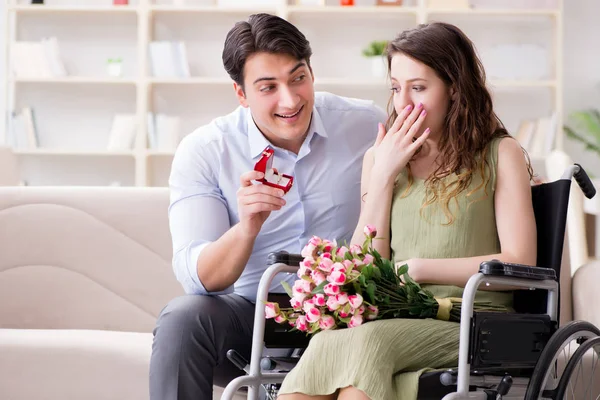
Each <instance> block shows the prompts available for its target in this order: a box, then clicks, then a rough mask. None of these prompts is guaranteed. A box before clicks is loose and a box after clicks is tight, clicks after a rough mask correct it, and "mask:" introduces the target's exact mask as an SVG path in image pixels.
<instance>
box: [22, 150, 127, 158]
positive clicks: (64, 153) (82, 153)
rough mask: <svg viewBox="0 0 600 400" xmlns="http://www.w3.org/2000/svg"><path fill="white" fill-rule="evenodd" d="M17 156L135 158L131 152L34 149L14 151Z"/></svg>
mask: <svg viewBox="0 0 600 400" xmlns="http://www.w3.org/2000/svg"><path fill="white" fill-rule="evenodd" d="M15 154H17V155H34V156H68V157H135V153H134V152H133V151H108V150H107V151H90V150H63V149H44V148H36V149H30V150H15Z"/></svg>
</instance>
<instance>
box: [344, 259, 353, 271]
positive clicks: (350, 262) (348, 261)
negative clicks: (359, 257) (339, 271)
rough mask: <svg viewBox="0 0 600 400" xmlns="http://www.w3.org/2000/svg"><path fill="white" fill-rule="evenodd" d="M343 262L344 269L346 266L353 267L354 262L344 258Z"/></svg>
mask: <svg viewBox="0 0 600 400" xmlns="http://www.w3.org/2000/svg"><path fill="white" fill-rule="evenodd" d="M343 264H344V267H345V268H346V271H347V270H348V268H354V263H353V262H352V261H350V260H344V262H343Z"/></svg>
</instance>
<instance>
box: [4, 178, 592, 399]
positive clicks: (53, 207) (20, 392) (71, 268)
mask: <svg viewBox="0 0 600 400" xmlns="http://www.w3.org/2000/svg"><path fill="white" fill-rule="evenodd" d="M167 206H168V191H167V189H163V188H60V187H46V188H44V187H37V188H36V187H0V399H2V400H22V399H23V400H24V399H28V400H30V399H36V400H45V399H51V400H58V399H60V400H67V399H86V400H108V399H119V400H120V399H123V400H125V399H127V400H134V399H147V398H148V362H149V358H150V352H151V343H152V334H151V332H152V329H153V328H154V323H155V320H156V317H157V315H158V314H159V312H160V310H161V308H162V307H163V306H164V305H165V304H166V303H167V302H168V301H169V300H170V299H171V298H173V297H175V296H177V295H180V294H182V289H181V288H180V286H179V284H178V282H177V281H176V280H175V278H174V276H173V273H172V269H171V262H170V260H171V240H170V234H169V229H168V220H167ZM567 249H568V246H567ZM564 259H565V263H566V265H565V266H564V267H563V274H562V275H563V276H562V279H561V280H562V288H563V292H562V296H561V309H562V313H561V320H562V321H567V320H570V319H571V318H572V317H574V318H576V319H584V320H588V321H590V322H593V323H594V324H596V325H597V326H600V309H598V308H597V307H593V305H595V304H596V305H597V304H598V303H599V302H600V297H598V296H599V291H598V290H597V289H596V283H597V282H599V281H600V265H598V264H589V265H586V266H584V267H582V268H579V269H578V270H577V272H576V274H575V277H574V280H573V283H572V285H571V278H570V273H569V271H570V268H569V266H568V259H569V256H568V251H567V252H565V257H564ZM571 289H573V293H574V295H573V296H572V295H571ZM571 299H573V302H572V303H573V306H572V305H571ZM598 381H600V380H598ZM219 396H220V392H219V391H216V392H215V398H219ZM240 398H241V397H240Z"/></svg>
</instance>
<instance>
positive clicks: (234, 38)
mask: <svg viewBox="0 0 600 400" xmlns="http://www.w3.org/2000/svg"><path fill="white" fill-rule="evenodd" d="M311 54H312V51H311V48H310V45H309V42H308V41H307V40H306V38H305V37H304V35H303V34H302V33H301V32H300V31H299V30H298V29H297V28H296V27H294V26H293V25H291V24H290V23H289V22H287V21H285V20H283V19H281V18H279V17H276V16H272V15H268V14H257V15H253V16H251V17H250V18H249V20H248V21H243V22H238V23H237V24H236V25H235V26H234V27H233V28H232V29H231V30H230V31H229V33H228V35H227V38H226V40H225V46H224V49H223V64H224V67H225V70H226V71H227V73H228V74H229V76H230V77H231V79H232V80H233V82H234V83H233V88H234V91H235V95H236V96H237V98H238V100H239V103H240V107H238V108H237V109H236V110H234V111H233V112H232V113H230V114H228V115H226V116H223V117H219V118H216V119H215V120H213V121H212V122H211V123H209V124H208V125H206V126H203V127H200V128H198V129H197V130H196V131H194V132H192V133H191V134H189V135H187V136H186V137H185V138H184V139H183V140H182V142H181V144H180V145H179V147H178V149H177V151H176V154H175V158H174V160H173V165H172V169H171V176H170V179H169V185H170V189H171V201H170V206H169V221H170V228H171V235H172V239H173V269H174V271H175V275H176V277H177V279H178V280H179V282H180V283H181V285H182V286H183V288H184V290H185V292H186V295H184V296H181V297H178V298H176V299H174V300H172V301H171V302H170V303H169V304H168V305H167V306H166V307H165V308H164V309H163V311H162V312H161V315H160V316H159V318H158V321H157V325H156V329H155V331H154V343H153V347H152V358H151V363H150V398H151V399H153V400H158V399H160V400H175V399H179V400H181V399H206V400H209V399H212V386H213V382H214V383H216V384H218V385H220V386H224V385H226V384H227V383H228V382H229V381H230V380H231V379H232V378H234V377H235V376H238V375H239V374H240V373H241V371H240V370H238V369H237V368H236V367H235V366H234V365H233V364H232V363H231V362H230V361H229V360H228V359H227V358H226V352H227V351H228V350H229V349H232V348H234V349H236V350H237V351H238V352H240V353H241V354H242V355H243V356H245V357H246V358H248V357H249V355H250V348H251V338H252V324H253V317H254V302H255V300H256V292H257V289H258V283H259V281H260V277H261V276H262V274H263V272H264V271H265V270H266V268H267V264H266V262H267V256H268V254H269V253H271V252H274V251H279V250H287V251H288V252H290V253H300V251H301V250H302V248H303V246H304V245H305V244H306V243H307V242H308V240H309V239H310V237H311V236H312V235H318V236H321V237H324V238H328V239H337V240H338V241H340V242H342V241H344V240H346V241H350V239H351V236H352V233H353V232H354V229H355V227H356V223H357V221H358V216H359V213H360V203H361V201H360V180H361V169H362V159H363V155H364V153H365V152H366V150H367V149H368V148H369V147H370V146H371V145H372V144H373V143H374V141H375V137H376V135H377V128H378V123H379V122H385V119H386V116H385V113H384V112H383V110H381V109H380V108H378V107H376V106H374V105H373V103H372V102H371V101H366V100H358V99H350V98H344V97H339V96H336V95H333V94H330V93H319V92H317V93H315V92H314V86H313V82H314V75H313V71H312V68H311V64H310V57H311ZM382 84H383V82H382ZM269 146H270V147H271V148H272V149H273V150H274V154H273V156H272V158H273V159H274V161H273V167H274V168H275V169H277V173H278V174H282V175H283V174H285V175H289V176H292V177H293V184H292V186H291V189H290V190H289V191H288V192H287V193H284V192H283V190H281V189H278V188H275V187H271V186H268V185H265V184H261V183H260V180H261V179H262V178H263V177H264V174H263V173H261V172H258V171H254V165H255V164H256V163H257V162H258V161H259V159H260V158H261V156H262V155H263V153H264V150H265V149H266V148H267V147H269ZM293 278H294V277H293V276H285V275H282V276H281V278H279V277H278V278H276V279H275V281H274V284H273V287H272V288H271V291H273V292H282V291H283V290H282V288H281V284H280V282H281V280H282V279H287V280H288V281H289V282H290V283H291V282H293V280H294V279H293Z"/></svg>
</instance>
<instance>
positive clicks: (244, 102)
mask: <svg viewBox="0 0 600 400" xmlns="http://www.w3.org/2000/svg"><path fill="white" fill-rule="evenodd" d="M233 90H234V91H235V96H236V97H237V99H238V101H239V102H240V105H241V106H242V107H245V108H248V99H246V93H245V92H244V87H243V86H242V85H238V84H237V82H233Z"/></svg>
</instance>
